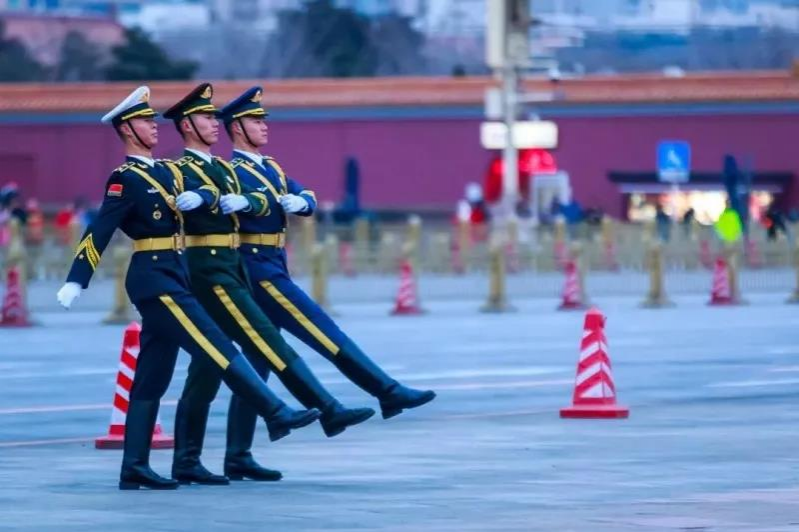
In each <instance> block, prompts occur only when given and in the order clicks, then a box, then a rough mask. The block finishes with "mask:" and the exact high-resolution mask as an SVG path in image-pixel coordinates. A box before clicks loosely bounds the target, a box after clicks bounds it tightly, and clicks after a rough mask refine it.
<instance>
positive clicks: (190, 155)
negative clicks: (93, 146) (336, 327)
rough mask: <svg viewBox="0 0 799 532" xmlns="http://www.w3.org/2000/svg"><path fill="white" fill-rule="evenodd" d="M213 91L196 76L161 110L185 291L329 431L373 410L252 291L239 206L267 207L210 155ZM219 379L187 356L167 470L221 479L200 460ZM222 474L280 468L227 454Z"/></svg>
mask: <svg viewBox="0 0 799 532" xmlns="http://www.w3.org/2000/svg"><path fill="white" fill-rule="evenodd" d="M212 97H213V87H212V86H211V84H209V83H203V84H201V85H199V86H197V87H196V88H195V89H194V90H193V91H191V92H190V93H189V94H188V95H187V96H186V97H184V98H183V99H182V100H181V101H179V102H178V103H176V104H175V105H173V106H172V107H171V108H170V109H169V110H167V111H166V112H165V113H164V116H165V117H166V118H169V119H172V120H174V122H175V125H176V126H177V128H178V130H179V131H180V134H181V136H182V137H183V141H184V144H185V146H186V151H185V153H184V156H183V157H182V158H181V159H180V160H179V161H177V166H178V167H179V169H180V172H181V179H182V181H183V187H184V189H185V191H186V192H184V194H186V195H187V198H190V201H189V202H188V204H187V205H185V206H183V207H181V209H182V210H184V211H185V212H184V213H183V216H184V217H185V221H186V225H185V227H186V257H187V261H188V268H189V276H190V279H191V285H192V291H193V293H194V294H195V295H196V297H197V299H198V300H199V302H200V304H202V305H203V307H204V308H205V309H206V311H207V312H208V313H209V314H210V315H211V317H212V318H213V320H214V321H215V322H216V323H217V324H219V326H220V327H221V328H222V330H223V331H224V332H225V334H227V335H229V336H230V338H232V339H233V340H234V341H235V342H236V343H237V344H238V345H240V346H242V349H243V350H244V352H245V354H246V355H247V356H248V357H249V359H250V361H251V362H252V364H253V366H254V367H255V368H256V370H257V371H258V372H259V373H260V374H262V375H266V374H267V373H268V372H269V370H270V369H271V370H272V371H274V372H275V373H276V374H277V376H278V378H280V380H281V382H282V383H283V384H284V385H285V386H286V388H287V389H288V391H289V392H291V393H292V394H293V395H294V396H295V397H296V398H297V399H299V401H300V402H301V403H302V404H303V405H306V408H313V407H315V408H318V409H319V410H320V411H321V413H322V414H321V417H320V422H321V424H322V428H323V429H324V431H325V434H326V435H327V436H328V437H332V436H335V435H336V434H340V433H341V432H343V431H344V430H345V429H346V428H347V427H349V426H352V425H356V424H358V423H362V422H363V421H366V420H367V419H368V418H370V417H371V416H373V415H374V413H375V412H374V410H372V409H371V408H356V409H348V408H345V407H344V406H343V405H342V404H341V403H340V402H339V401H338V400H336V398H335V397H333V396H332V395H331V394H330V392H328V391H327V390H326V389H325V388H324V386H322V384H321V383H320V382H319V380H318V379H317V378H316V376H315V375H314V374H313V373H312V372H311V370H310V368H309V367H308V366H307V365H306V364H305V362H304V361H303V360H302V359H301V358H300V357H299V356H298V355H297V353H296V352H295V351H294V350H293V349H292V348H291V347H290V346H289V345H288V344H287V343H286V341H285V340H284V339H283V338H282V337H281V336H280V333H279V332H278V330H277V329H276V328H275V326H274V325H273V324H272V323H271V322H270V321H269V318H268V317H267V316H266V315H265V314H264V313H263V311H262V310H261V309H260V308H259V307H258V305H257V303H256V302H255V300H254V299H253V296H252V292H251V286H250V284H249V279H248V277H247V273H246V270H245V268H244V264H243V263H242V260H241V256H240V255H239V252H238V249H237V247H238V237H239V235H238V225H239V214H241V213H242V212H249V213H250V214H252V215H253V216H265V215H267V214H268V213H269V210H270V207H269V203H268V202H267V200H266V196H265V195H264V194H263V193H261V192H258V191H256V190H254V189H249V188H248V187H246V186H241V185H240V183H239V180H238V178H237V177H236V173H235V172H234V171H233V169H232V168H231V167H230V165H229V164H227V163H226V162H225V161H224V160H222V159H219V158H217V157H212V156H211V154H210V149H211V145H213V144H214V143H215V142H216V141H217V138H218V135H219V131H218V128H219V124H218V121H217V118H216V112H217V110H216V108H215V107H214V105H213V103H212V102H211V98H212ZM219 385H220V380H219V376H218V374H217V373H215V372H213V371H210V368H209V367H208V365H207V364H204V363H203V361H201V360H192V362H191V363H190V364H189V371H188V377H187V378H186V384H185V386H184V389H183V394H182V395H181V398H180V402H179V403H178V409H177V413H176V415H175V458H174V461H173V464H172V475H173V476H174V477H175V478H176V479H178V480H180V481H182V482H187V483H188V482H196V483H201V484H214V483H218V481H219V479H220V475H213V474H212V473H211V472H209V471H208V470H207V469H206V468H205V467H204V466H203V465H202V463H201V461H200V455H201V452H202V447H203V439H204V436H205V428H206V423H207V420H208V411H209V408H210V405H211V402H212V401H213V400H214V397H215V396H216V392H217V390H218V389H219ZM241 399H246V398H241ZM225 475H226V476H227V477H229V478H233V479H242V478H250V479H253V480H279V479H280V478H281V475H280V473H279V472H277V471H273V470H270V469H266V468H263V467H261V466H259V465H258V464H257V463H256V462H255V460H254V459H253V458H252V456H251V455H249V454H248V455H236V456H230V457H228V459H226V460H225ZM221 478H224V477H221Z"/></svg>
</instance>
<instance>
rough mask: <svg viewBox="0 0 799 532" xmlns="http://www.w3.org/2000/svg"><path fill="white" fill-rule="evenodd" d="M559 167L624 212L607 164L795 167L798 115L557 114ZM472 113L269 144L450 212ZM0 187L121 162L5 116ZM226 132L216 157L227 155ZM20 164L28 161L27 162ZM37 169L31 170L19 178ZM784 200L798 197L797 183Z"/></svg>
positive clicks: (384, 194) (57, 184)
mask: <svg viewBox="0 0 799 532" xmlns="http://www.w3.org/2000/svg"><path fill="white" fill-rule="evenodd" d="M556 120H557V122H558V124H559V127H560V148H559V149H558V150H557V151H556V152H555V154H556V157H557V160H558V163H559V166H560V167H561V168H562V169H564V170H566V171H568V172H569V173H570V174H571V178H572V183H573V187H574V191H575V196H576V198H577V199H578V200H579V201H580V202H581V203H583V204H584V205H588V206H599V207H602V208H604V209H605V210H607V211H608V212H611V213H614V214H616V215H621V201H620V196H619V193H618V190H617V188H616V185H614V184H613V183H610V182H609V181H608V179H607V172H608V171H609V170H620V171H624V170H628V171H646V170H649V171H654V166H655V163H654V161H655V146H656V144H657V142H658V141H659V140H661V139H665V138H677V139H685V140H688V141H690V142H691V144H692V147H693V168H694V169H695V170H700V171H719V170H720V168H721V160H722V156H723V155H724V154H725V153H728V152H729V153H733V154H735V155H738V156H744V155H751V156H752V157H753V160H754V166H755V169H756V170H758V171H788V172H794V173H795V174H797V175H799V150H798V149H797V139H799V121H797V120H796V115H793V114H739V115H734V114H726V115H721V114H704V115H695V114H694V115H685V116H626V117H591V118H589V117H563V118H557V119H556ZM479 122H480V121H479V120H476V119H443V118H429V119H374V120H335V121H333V120H315V121H314V120H302V121H299V120H298V121H288V120H286V121H275V122H272V123H271V124H270V138H271V142H270V146H269V150H268V152H269V153H271V154H272V155H274V156H275V157H277V158H278V160H279V161H280V162H281V163H282V165H283V167H284V168H285V169H286V171H287V173H288V174H289V175H290V176H293V177H295V178H296V179H298V180H299V181H300V182H302V183H303V184H305V185H306V186H309V187H311V188H313V189H315V190H316V192H317V195H318V197H319V198H320V199H321V200H336V201H337V200H338V199H339V198H340V196H341V192H340V191H341V188H342V183H343V168H344V161H345V159H346V157H347V156H349V155H354V156H355V157H357V158H358V160H359V162H360V165H361V173H362V176H363V182H362V189H363V202H364V204H365V205H366V206H368V207H383V208H385V207H442V208H451V207H452V206H453V205H454V203H455V201H456V200H457V199H458V198H459V197H461V195H462V193H463V188H464V185H465V184H466V183H467V182H469V181H472V180H481V179H482V175H483V172H484V171H485V168H486V166H487V164H488V159H489V153H488V152H486V151H485V150H483V149H482V148H481V147H480V145H479V140H478V127H479ZM161 133H162V135H161V145H160V146H159V147H158V148H157V150H156V155H157V156H159V157H175V156H176V155H178V154H179V153H180V144H179V139H178V136H177V133H176V132H175V130H174V128H173V127H172V125H171V124H169V123H165V124H163V126H162V129H161ZM0 139H2V141H0V185H1V184H2V183H4V182H6V181H9V180H16V181H18V182H19V183H20V185H21V186H22V188H23V191H24V192H25V194H26V195H27V196H36V197H38V198H39V199H40V200H41V201H44V202H46V203H51V202H62V201H67V200H70V199H73V198H75V197H77V196H80V195H85V196H87V197H90V198H92V199H99V198H100V196H101V190H102V184H103V182H104V181H105V179H106V177H107V175H108V174H109V173H110V171H111V170H113V169H114V168H115V167H116V166H117V165H118V164H120V162H121V160H122V152H121V148H120V145H119V142H118V141H117V138H116V136H115V134H114V132H113V131H112V130H111V129H110V128H108V127H107V126H103V125H101V124H96V125H95V124H87V123H75V122H72V123H70V122H69V121H66V120H64V117H61V120H60V123H56V124H47V125H45V124H29V125H28V124H24V123H9V122H5V121H4V122H2V123H0ZM229 150H230V146H229V143H228V142H227V140H226V139H225V140H224V141H223V142H221V143H220V145H219V148H218V149H216V153H217V154H220V155H225V156H227V155H229ZM25 161H27V162H25ZM24 168H32V169H33V170H32V174H31V175H18V174H19V173H25V172H27V171H26V170H24ZM789 202H790V204H791V205H797V204H799V187H797V186H793V187H792V191H791V197H790V198H789Z"/></svg>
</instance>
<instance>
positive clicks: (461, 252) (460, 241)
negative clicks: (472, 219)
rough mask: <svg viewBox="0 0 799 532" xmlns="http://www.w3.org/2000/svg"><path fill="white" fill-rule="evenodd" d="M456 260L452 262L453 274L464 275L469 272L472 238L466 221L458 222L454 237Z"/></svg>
mask: <svg viewBox="0 0 799 532" xmlns="http://www.w3.org/2000/svg"><path fill="white" fill-rule="evenodd" d="M456 238H457V241H456V244H455V245H456V246H457V250H458V251H457V253H458V254H457V258H456V260H453V261H452V269H453V271H454V272H455V273H466V272H468V271H469V260H470V258H471V256H472V238H471V234H470V224H469V222H467V221H464V220H459V221H458V234H457V236H456Z"/></svg>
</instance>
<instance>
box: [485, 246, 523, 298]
mask: <svg viewBox="0 0 799 532" xmlns="http://www.w3.org/2000/svg"><path fill="white" fill-rule="evenodd" d="M503 240H504V239H503V238H501V237H498V236H497V235H494V237H493V238H492V239H491V244H490V245H489V270H488V274H489V285H488V300H487V301H486V303H485V305H483V306H482V307H480V312H491V313H500V312H514V311H515V310H516V309H515V308H514V307H513V306H512V305H510V304H509V303H508V297H507V291H506V271H505V246H504V245H503V244H504V242H503Z"/></svg>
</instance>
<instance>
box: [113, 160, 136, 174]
mask: <svg viewBox="0 0 799 532" xmlns="http://www.w3.org/2000/svg"><path fill="white" fill-rule="evenodd" d="M133 166H135V164H134V163H131V162H127V163H125V164H123V165H122V166H119V167H117V169H116V170H114V172H115V173H117V172H118V173H120V174H121V173H122V172H124V171H125V170H127V169H128V168H131V167H133Z"/></svg>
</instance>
